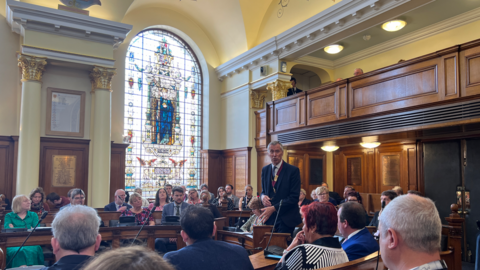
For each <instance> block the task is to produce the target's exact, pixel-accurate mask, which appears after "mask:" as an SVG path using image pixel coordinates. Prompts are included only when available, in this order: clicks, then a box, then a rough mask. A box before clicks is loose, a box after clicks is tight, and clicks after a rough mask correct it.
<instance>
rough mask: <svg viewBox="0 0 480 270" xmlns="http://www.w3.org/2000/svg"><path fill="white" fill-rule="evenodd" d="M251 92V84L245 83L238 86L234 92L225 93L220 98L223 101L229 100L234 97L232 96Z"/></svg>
mask: <svg viewBox="0 0 480 270" xmlns="http://www.w3.org/2000/svg"><path fill="white" fill-rule="evenodd" d="M249 90H250V84H249V83H244V84H242V85H240V86H237V87H235V88H233V89H232V90H229V91H227V92H223V93H222V94H220V97H221V98H222V99H223V98H227V97H232V96H236V95H238V94H241V93H243V92H246V91H249Z"/></svg>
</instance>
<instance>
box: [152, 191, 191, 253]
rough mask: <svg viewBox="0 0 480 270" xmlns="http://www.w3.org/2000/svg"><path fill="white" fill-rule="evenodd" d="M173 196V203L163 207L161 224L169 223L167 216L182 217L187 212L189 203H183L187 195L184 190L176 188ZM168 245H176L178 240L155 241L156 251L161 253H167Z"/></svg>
mask: <svg viewBox="0 0 480 270" xmlns="http://www.w3.org/2000/svg"><path fill="white" fill-rule="evenodd" d="M172 194H173V196H172V200H173V202H171V203H169V204H166V205H165V206H164V207H163V212H162V221H161V224H163V223H165V222H166V221H167V216H177V217H180V216H181V215H182V214H183V212H184V211H185V209H186V208H187V207H188V206H189V204H188V203H186V202H184V201H183V198H184V195H185V194H184V191H183V188H181V187H174V188H173V189H172ZM168 243H171V244H176V243H177V238H157V239H155V249H156V250H157V251H159V252H161V253H166V252H167V244H168Z"/></svg>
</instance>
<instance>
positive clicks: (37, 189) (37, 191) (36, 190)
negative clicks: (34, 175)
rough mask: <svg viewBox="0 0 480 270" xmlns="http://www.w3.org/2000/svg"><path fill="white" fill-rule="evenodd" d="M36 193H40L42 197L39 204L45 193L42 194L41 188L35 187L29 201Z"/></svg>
mask: <svg viewBox="0 0 480 270" xmlns="http://www.w3.org/2000/svg"><path fill="white" fill-rule="evenodd" d="M37 193H40V195H42V200H41V201H40V202H44V200H45V192H43V188H41V187H37V188H36V189H34V190H32V192H30V200H32V198H33V196H35V194H37Z"/></svg>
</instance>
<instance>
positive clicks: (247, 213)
mask: <svg viewBox="0 0 480 270" xmlns="http://www.w3.org/2000/svg"><path fill="white" fill-rule="evenodd" d="M251 215H252V210H243V211H239V210H229V211H224V212H223V216H224V217H226V218H238V217H243V218H249V217H250V216H251Z"/></svg>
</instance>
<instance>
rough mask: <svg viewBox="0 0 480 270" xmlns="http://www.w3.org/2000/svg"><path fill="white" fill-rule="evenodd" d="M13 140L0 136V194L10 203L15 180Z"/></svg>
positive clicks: (13, 193) (13, 192)
mask: <svg viewBox="0 0 480 270" xmlns="http://www.w3.org/2000/svg"><path fill="white" fill-rule="evenodd" d="M14 143H15V142H14V140H13V139H12V138H11V137H9V136H0V194H5V196H6V197H7V198H8V199H9V200H10V202H12V199H13V197H14V195H15V191H14V187H15V185H16V184H15V183H16V178H14V165H13V163H14V156H15V153H14V151H15V146H14Z"/></svg>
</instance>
